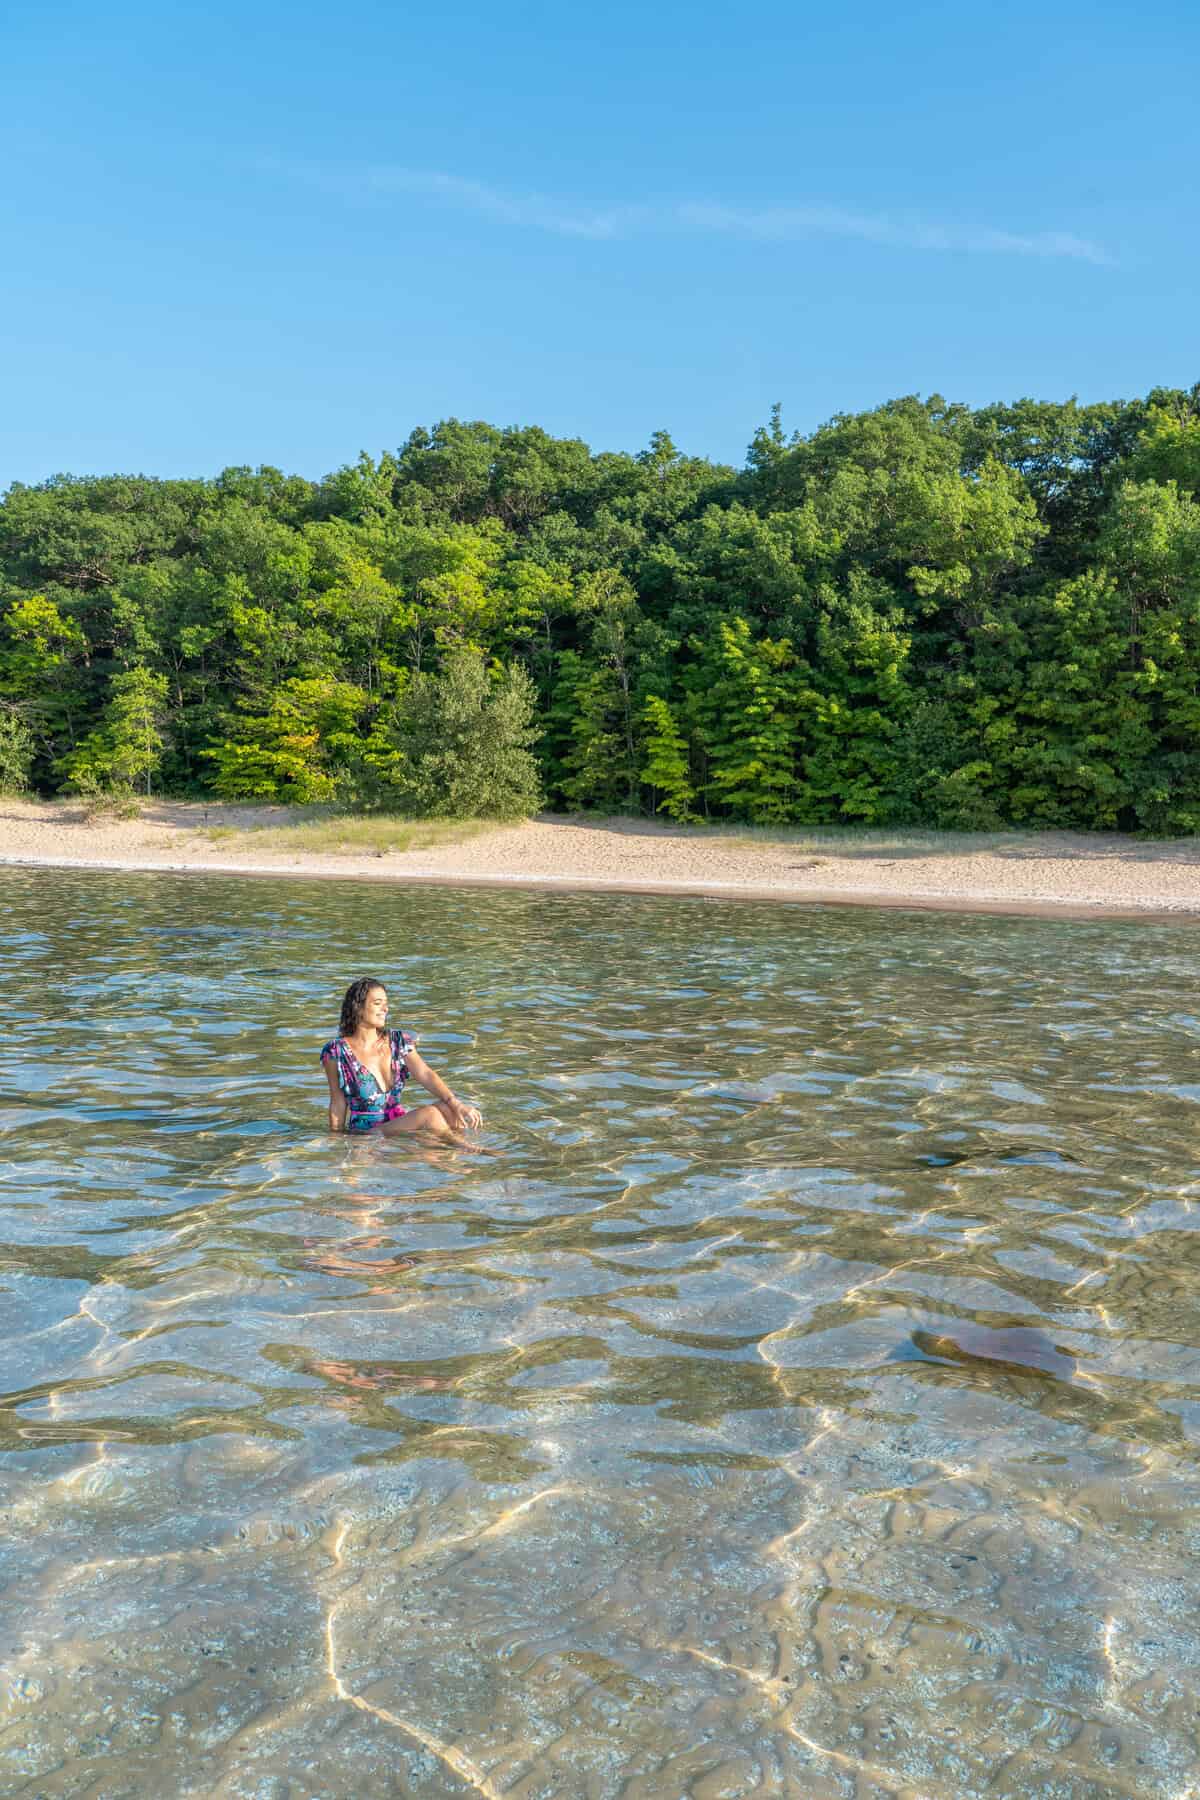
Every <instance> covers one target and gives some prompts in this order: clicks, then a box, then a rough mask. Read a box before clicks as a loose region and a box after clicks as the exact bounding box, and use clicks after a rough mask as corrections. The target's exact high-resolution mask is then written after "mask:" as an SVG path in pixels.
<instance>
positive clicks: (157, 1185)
mask: <svg viewBox="0 0 1200 1800" xmlns="http://www.w3.org/2000/svg"><path fill="white" fill-rule="evenodd" d="M0 896H2V898H3V902H4V905H3V909H2V915H0V916H2V919H3V923H2V924H0V998H2V1001H3V1007H4V1020H5V1033H4V1039H3V1043H2V1045H0V1207H2V1208H3V1229H2V1230H0V1240H2V1241H0V1364H2V1369H0V1515H2V1516H3V1521H4V1531H3V1535H2V1537H0V1665H2V1667H3V1680H2V1681H0V1792H3V1793H5V1794H13V1795H21V1796H37V1797H39V1800H40V1797H43V1796H45V1797H47V1800H49V1797H52V1796H53V1797H58V1796H76V1795H78V1796H83V1795H88V1796H100V1797H103V1800H115V1797H117V1796H126V1795H129V1796H156V1797H158V1796H166V1795H171V1796H176V1795H178V1796H188V1795H197V1796H199V1795H217V1794H219V1795H222V1796H230V1797H237V1800H243V1797H244V1800H250V1797H254V1800H302V1797H303V1800H313V1797H318V1796H319V1797H322V1800H323V1797H325V1796H354V1797H355V1800H359V1797H362V1796H377V1795H378V1796H385V1795H407V1794H413V1795H421V1796H429V1797H431V1800H440V1797H442V1796H457V1795H472V1794H474V1795H484V1796H489V1797H494V1796H501V1795H503V1796H505V1797H506V1800H618V1797H620V1800H682V1797H683V1796H687V1797H689V1800H736V1797H739V1796H743V1795H746V1796H748V1795H761V1796H773V1795H788V1796H792V1795H794V1796H797V1797H798V1800H823V1797H824V1796H855V1797H856V1800H882V1797H883V1796H896V1797H897V1800H900V1797H907V1800H942V1797H945V1800H964V1797H969V1796H975V1795H984V1794H986V1795H987V1796H989V1800H1017V1797H1018V1796H1019V1797H1020V1800H1029V1797H1031V1796H1045V1797H1046V1800H1051V1797H1052V1800H1101V1797H1105V1800H1106V1797H1107V1796H1119V1795H1130V1796H1139V1797H1141V1796H1146V1797H1150V1796H1154V1797H1156V1800H1158V1797H1161V1800H1184V1797H1185V1796H1187V1795H1189V1794H1194V1793H1195V1792H1196V1791H1197V1790H1196V1789H1195V1787H1194V1785H1193V1784H1194V1782H1195V1771H1196V1768H1197V1765H1198V1763H1200V1746H1198V1727H1200V1701H1198V1699H1197V1689H1198V1687H1200V1635H1198V1632H1200V1627H1198V1624H1197V1608H1196V1603H1195V1600H1196V1581H1195V1568H1196V1556H1197V1551H1198V1550H1200V1528H1198V1526H1197V1523H1196V1521H1197V1519H1198V1518H1200V1511H1198V1505H1200V1466H1198V1462H1197V1454H1198V1446H1200V1313H1198V1308H1197V1300H1198V1298H1200V1248H1198V1246H1200V1238H1198V1237H1197V1233H1196V1229H1195V1227H1196V1224H1197V1222H1200V1212H1198V1211H1197V1206H1198V1204H1200V1148H1198V1145H1200V1138H1198V1133H1197V1126H1198V1124H1200V1110H1198V1107H1200V1000H1198V998H1197V993H1198V981H1200V936H1198V935H1197V933H1196V932H1195V930H1194V928H1191V927H1188V926H1184V925H1172V924H1152V923H1132V924H1130V923H1118V922H1113V921H1105V922H1101V921H1097V922H1091V921H1089V922H1082V923H1081V922H1077V921H1071V920H1065V919H1057V920H1056V919H1022V918H988V917H983V916H974V917H972V916H962V917H958V916H953V915H948V914H943V915H921V914H906V913H895V912H892V913H874V912H869V911H856V912H839V911H833V910H823V909H812V910H802V909H794V908H793V909H788V908H782V907H776V906H772V905H770V904H766V903H763V904H760V903H757V902H745V903H740V904H732V903H725V902H719V901H713V900H707V901H706V900H702V899H649V898H638V897H631V896H621V895H617V896H598V895H588V894H547V893H536V892H519V891H505V892H489V891H485V890H477V889H476V890H465V889H464V890H460V891H456V890H453V889H449V888H438V889H433V888H430V889H424V888H419V887H395V888H391V887H386V886H383V885H380V886H376V887H371V886H366V885H362V884H358V885H355V884H353V883H351V882H338V881H336V880H328V879H326V880H323V881H320V882H317V881H313V882H306V881H304V880H301V879H293V880H290V881H286V882H285V881H273V880H270V879H262V880H259V881H253V882H250V881H241V882H239V881H237V880H235V879H232V878H225V877H220V876H211V875H210V876H206V877H203V878H199V877H191V876H176V875H167V874H163V875H151V874H143V875H132V874H131V875H102V874H96V873H85V872H61V871H51V870H39V871H23V870H6V871H3V872H2V873H0ZM363 972H369V973H372V974H377V975H379V976H380V977H381V978H382V979H383V980H384V981H385V982H386V983H387V985H388V988H389V992H390V995H391V998H392V1008H393V1023H395V1024H401V1025H403V1026H404V1027H405V1028H406V1029H408V1030H410V1031H412V1032H413V1034H414V1035H415V1036H416V1037H417V1038H418V1040H419V1043H420V1048H421V1051H422V1054H423V1055H424V1056H425V1057H426V1058H427V1059H428V1060H429V1061H430V1062H431V1063H432V1064H433V1065H434V1066H435V1067H437V1068H440V1069H442V1070H444V1071H445V1073H446V1074H447V1075H448V1076H449V1077H450V1078H451V1079H452V1081H453V1083H454V1085H455V1087H456V1089H457V1090H458V1091H459V1092H460V1093H461V1094H463V1095H464V1096H469V1097H470V1098H471V1099H473V1100H475V1101H476V1102H477V1103H478V1104H479V1105H480V1106H481V1107H482V1108H483V1110H484V1113H485V1115H486V1120H487V1127H486V1131H485V1134H484V1138H483V1140H482V1141H483V1143H484V1145H485V1146H486V1148H487V1149H488V1150H489V1151H490V1152H492V1153H493V1154H490V1155H468V1154H464V1153H461V1152H457V1151H443V1150H423V1149H422V1148H421V1147H420V1146H419V1145H416V1144H413V1143H384V1142H382V1141H380V1140H378V1139H377V1138H370V1139H367V1140H365V1141H363V1142H353V1141H350V1140H348V1139H345V1138H335V1137H332V1136H331V1135H330V1134H328V1132H327V1131H326V1130H325V1129H324V1109H323V1105H322V1095H323V1091H324V1083H323V1079H322V1076H321V1073H320V1069H319V1067H318V1063H317V1052H318V1050H319V1048H320V1046H321V1044H322V1042H323V1041H324V1040H325V1039H326V1038H328V1037H329V1036H331V1035H332V1033H333V1030H334V1027H335V1024H336V1012H337V1001H338V997H339V995H340V992H341V989H342V988H343V987H344V985H345V983H346V982H347V981H348V980H349V979H350V978H351V976H353V975H356V974H359V973H363Z"/></svg>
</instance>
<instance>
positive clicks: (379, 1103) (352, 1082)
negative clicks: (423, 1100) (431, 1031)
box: [321, 1031, 416, 1131]
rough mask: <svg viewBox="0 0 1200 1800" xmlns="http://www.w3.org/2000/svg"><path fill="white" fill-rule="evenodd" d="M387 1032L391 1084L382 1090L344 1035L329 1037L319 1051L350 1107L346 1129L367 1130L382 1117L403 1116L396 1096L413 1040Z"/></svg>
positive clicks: (403, 1109) (405, 1077)
mask: <svg viewBox="0 0 1200 1800" xmlns="http://www.w3.org/2000/svg"><path fill="white" fill-rule="evenodd" d="M387 1035H388V1047H389V1049H390V1050H391V1053H392V1085H391V1087H390V1088H387V1089H386V1090H385V1089H384V1088H383V1087H382V1086H381V1085H380V1081H379V1077H378V1076H377V1075H376V1074H375V1073H374V1071H373V1070H371V1069H365V1068H364V1067H363V1065H362V1063H360V1062H359V1060H358V1058H357V1056H355V1054H354V1052H353V1050H352V1049H351V1048H350V1046H349V1044H348V1043H347V1042H346V1040H345V1038H342V1037H336V1038H331V1039H330V1041H329V1042H328V1043H327V1044H326V1046H325V1048H324V1049H323V1050H322V1052H321V1061H322V1062H325V1061H326V1060H327V1059H328V1058H329V1057H332V1058H333V1061H334V1065H335V1067H336V1068H337V1078H338V1086H339V1087H340V1088H341V1090H342V1092H343V1094H345V1096H346V1101H347V1104H348V1105H349V1108H350V1113H349V1117H348V1118H347V1120H346V1130H347V1131H370V1130H371V1128H372V1127H373V1126H375V1125H382V1124H383V1123H384V1121H385V1120H386V1119H399V1118H403V1116H404V1113H405V1112H406V1111H407V1108H406V1107H403V1106H401V1104H400V1096H401V1094H402V1093H403V1091H404V1084H405V1082H406V1081H407V1080H408V1060H407V1055H406V1053H407V1052H408V1051H409V1050H415V1049H416V1043H415V1040H414V1039H412V1038H410V1037H409V1035H408V1033H407V1032H405V1031H389V1032H388V1034H387Z"/></svg>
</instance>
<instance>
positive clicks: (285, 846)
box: [0, 800, 1200, 918]
mask: <svg viewBox="0 0 1200 1800" xmlns="http://www.w3.org/2000/svg"><path fill="white" fill-rule="evenodd" d="M214 833H215V834H216V835H215V836H214V835H213V834H214ZM444 835H446V836H448V837H450V838H451V840H453V838H454V836H455V835H456V834H455V831H454V828H453V827H447V828H446V829H445V834H444ZM293 837H294V838H295V839H296V841H295V842H294V843H293V842H291V841H290V840H291V839H292V838H293ZM311 837H312V828H311V826H309V827H307V828H306V827H305V826H304V824H303V815H300V814H293V813H289V812H288V810H287V809H285V808H281V807H252V806H219V805H208V806H206V805H205V804H203V803H202V802H180V801H155V800H151V801H147V802H145V803H144V804H143V805H142V807H141V809H140V812H139V815H138V816H137V817H136V818H130V819H118V818H113V817H109V816H102V817H100V818H98V819H97V818H93V819H89V818H88V817H87V816H86V813H85V811H84V809H83V807H82V806H81V805H80V804H79V803H78V802H72V801H61V800H60V801H32V800H3V801H0V866H3V865H10V866H11V865H22V866H31V865H32V866H46V867H62V868H95V869H109V870H126V869H128V870H133V869H150V870H178V871H185V872H189V873H203V872H206V871H207V872H214V873H220V874H226V875H229V874H246V875H303V876H336V877H339V878H342V879H345V878H347V877H349V878H352V879H362V880H371V881H413V882H438V883H465V884H472V885H489V884H491V885H497V886H514V885H515V886H524V887H547V888H563V889H572V888H574V889H590V890H604V889H612V890H613V891H617V892H634V893H658V894H709V895H715V896H721V897H725V898H730V899H757V900H776V901H788V902H809V903H813V904H834V905H869V906H918V907H927V908H944V909H953V910H963V911H984V912H1017V913H1042V912H1061V913H1063V914H1066V915H1076V916H1083V917H1089V916H1096V915H1101V916H1119V917H1126V916H1130V917H1154V916H1159V917H1185V916H1187V915H1189V914H1191V915H1194V916H1196V917H1197V918H1200V840H1197V839H1191V838H1188V839H1181V840H1175V841H1169V842H1168V841H1163V842H1146V841H1143V840H1140V839H1136V838H1129V837H1121V836H1119V835H1117V834H1109V835H1104V834H1094V835H1093V834H1087V833H1082V832H1040V833H1025V834H1022V833H1015V832H1014V833H1005V834H993V835H991V836H988V837H983V836H980V837H977V838H976V837H968V836H965V835H963V836H956V835H953V834H949V833H944V834H938V833H923V832H912V833H903V832H896V833H887V832H878V833H872V834H861V833H857V834H856V833H846V834H844V835H842V834H837V833H834V832H819V833H808V834H805V833H801V832H797V833H795V834H793V835H791V836H790V837H789V836H780V837H778V838H771V837H769V836H766V835H759V834H738V833H737V832H735V831H730V832H728V833H717V832H710V831H704V830H692V829H688V828H680V827H673V826H670V825H661V824H658V823H656V822H655V821H652V820H638V819H610V820H600V821H597V820H592V819H589V820H586V821H585V820H580V819H573V818H571V819H568V818H559V817H555V816H551V815H542V816H541V817H539V818H537V819H532V820H529V821H528V822H526V823H525V824H522V825H511V826H510V825H501V826H494V827H484V828H475V831H474V835H469V836H465V837H463V838H462V840H461V841H448V842H440V843H434V844H431V845H427V846H426V847H424V848H412V849H405V850H397V849H392V848H389V849H385V850H379V849H372V848H343V849H337V850H329V849H321V850H319V851H314V850H313V849H312V848H311V847H310V844H306V842H305V840H306V839H308V840H311Z"/></svg>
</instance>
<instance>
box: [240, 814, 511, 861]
mask: <svg viewBox="0 0 1200 1800" xmlns="http://www.w3.org/2000/svg"><path fill="white" fill-rule="evenodd" d="M495 829H496V826H495V824H494V823H493V822H492V821H489V820H483V819H454V820H449V819H405V818H401V817H399V816H398V815H397V814H395V813H359V814H352V813H342V814H333V815H328V814H326V815H323V816H318V817H316V818H314V817H312V816H311V815H310V816H309V817H307V818H303V819H298V820H296V821H295V822H294V823H289V824H286V825H260V826H244V825H211V826H209V827H207V829H206V832H205V835H206V836H207V837H208V838H210V839H211V840H212V841H213V842H214V843H228V842H229V841H230V840H232V839H236V840H237V842H238V844H239V845H242V846H244V847H245V848H246V849H247V850H251V851H254V852H255V853H258V852H261V853H262V854H264V855H267V856H272V855H285V854H286V855H291V856H337V855H344V856H354V855H357V856H388V855H391V854H393V853H395V852H397V851H403V850H437V849H440V848H441V847H442V846H443V845H447V844H464V843H466V842H467V841H468V839H470V838H474V837H479V836H480V834H481V833H482V832H485V831H494V830H495Z"/></svg>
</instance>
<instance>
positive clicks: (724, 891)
mask: <svg viewBox="0 0 1200 1800" xmlns="http://www.w3.org/2000/svg"><path fill="white" fill-rule="evenodd" d="M0 868H8V869H77V870H90V871H93V872H95V873H98V874H110V875H135V874H136V875H200V876H206V875H237V876H243V875H245V876H252V877H258V878H260V879H261V878H264V877H265V878H268V879H269V878H277V879H285V880H298V881H370V882H385V883H391V884H392V885H394V886H403V887H448V888H461V887H481V888H515V889H523V890H527V891H540V892H549V893H564V894H570V893H578V894H595V893H604V894H634V895H638V894H640V895H644V896H647V897H650V898H654V897H658V898H669V899H675V900H685V899H689V898H690V899H697V900H735V901H751V902H757V903H759V904H762V903H764V902H765V903H778V904H780V905H783V906H811V907H856V908H868V909H876V910H880V911H888V912H895V911H902V912H950V913H983V914H992V915H999V916H1011V917H1018V918H1037V919H1100V920H1124V921H1137V922H1138V923H1140V924H1149V925H1153V924H1158V925H1194V924H1197V923H1200V904H1198V905H1195V906H1191V905H1178V906H1170V905H1166V906H1164V905H1163V904H1161V903H1160V902H1153V901H1147V902H1145V903H1142V904H1139V903H1137V902H1133V903H1131V902H1129V901H1125V902H1123V903H1122V902H1111V901H1107V900H1077V899H1076V900H1068V899H1054V900H1040V899H1039V900H1034V899H1030V898H1022V897H1019V896H1018V897H1013V896H1005V895H988V894H969V893H960V894H926V893H921V892H919V891H916V892H913V893H907V894H906V893H898V892H896V891H894V890H870V889H862V888H854V889H850V888H794V887H778V886H773V885H770V884H767V883H748V882H747V883H729V882H704V881H635V880H631V879H629V878H627V877H621V876H611V877H610V876H584V875H507V874H506V875H486V874H482V873H479V872H476V871H473V870H461V871H455V870H444V869H442V870H436V871H433V870H429V871H422V870H419V869H371V868H367V867H363V868H330V867H329V866H328V865H325V866H320V865H316V866H314V865H313V864H311V863H310V864H308V865H303V864H296V863H288V864H274V863H234V862H230V863H215V862H213V863H208V862H204V863H200V862H168V861H152V860H148V859H143V858H135V857H120V858H103V859H101V858H91V857H88V858H84V857H52V856H3V855H0Z"/></svg>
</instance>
